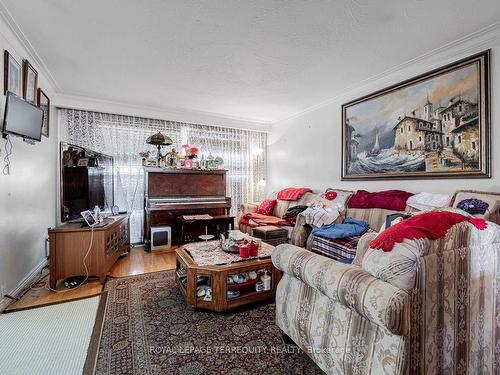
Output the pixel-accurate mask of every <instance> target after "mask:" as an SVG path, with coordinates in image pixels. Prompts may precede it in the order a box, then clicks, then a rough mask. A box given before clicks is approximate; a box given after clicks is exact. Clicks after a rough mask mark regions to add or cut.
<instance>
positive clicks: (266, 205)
mask: <svg viewBox="0 0 500 375" xmlns="http://www.w3.org/2000/svg"><path fill="white" fill-rule="evenodd" d="M274 206H276V199H265V200H263V201H262V203H261V204H260V205H259V207H257V213H258V214H261V215H266V216H269V215H271V214H272V213H273V210H274Z"/></svg>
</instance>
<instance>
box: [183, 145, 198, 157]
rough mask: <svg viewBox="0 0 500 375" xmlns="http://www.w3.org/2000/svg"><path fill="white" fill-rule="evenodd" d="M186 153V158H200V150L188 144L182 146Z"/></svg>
mask: <svg viewBox="0 0 500 375" xmlns="http://www.w3.org/2000/svg"><path fill="white" fill-rule="evenodd" d="M182 148H183V149H184V152H185V153H186V158H189V159H194V158H196V157H197V156H198V153H199V152H200V149H199V148H198V147H195V146H190V145H188V144H185V145H182Z"/></svg>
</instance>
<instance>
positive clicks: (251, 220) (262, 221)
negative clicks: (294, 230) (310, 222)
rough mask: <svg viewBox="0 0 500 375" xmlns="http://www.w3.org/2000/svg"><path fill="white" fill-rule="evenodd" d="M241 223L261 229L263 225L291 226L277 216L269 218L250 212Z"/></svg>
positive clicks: (243, 217) (242, 218)
mask: <svg viewBox="0 0 500 375" xmlns="http://www.w3.org/2000/svg"><path fill="white" fill-rule="evenodd" d="M240 223H241V224H243V225H248V226H249V227H259V226H262V225H276V226H289V225H290V223H289V222H288V221H287V220H284V219H282V218H280V217H276V216H267V215H262V214H258V213H257V212H248V213H246V214H245V215H243V216H242V217H241V219H240Z"/></svg>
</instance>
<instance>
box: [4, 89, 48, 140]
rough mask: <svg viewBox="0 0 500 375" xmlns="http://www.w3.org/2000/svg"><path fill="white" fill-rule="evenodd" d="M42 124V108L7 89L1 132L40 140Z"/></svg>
mask: <svg viewBox="0 0 500 375" xmlns="http://www.w3.org/2000/svg"><path fill="white" fill-rule="evenodd" d="M42 126H43V111H42V109H41V108H38V107H35V106H34V105H33V104H30V103H28V102H27V101H25V100H23V99H21V98H20V97H19V96H17V95H16V94H14V93H12V92H10V91H8V92H7V99H6V100H5V111H4V117H3V129H2V132H3V134H4V135H7V134H12V135H16V136H18V137H22V138H26V139H30V140H33V141H40V140H41V139H42Z"/></svg>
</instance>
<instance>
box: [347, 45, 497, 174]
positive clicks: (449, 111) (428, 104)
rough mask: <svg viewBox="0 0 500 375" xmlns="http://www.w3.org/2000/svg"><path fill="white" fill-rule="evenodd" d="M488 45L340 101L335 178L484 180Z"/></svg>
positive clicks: (487, 139) (487, 138)
mask: <svg viewBox="0 0 500 375" xmlns="http://www.w3.org/2000/svg"><path fill="white" fill-rule="evenodd" d="M489 60H490V51H489V50H488V51H484V52H482V53H479V54H477V55H474V56H471V57H468V58H466V59H463V60H460V61H458V62H455V63H453V64H450V65H447V66H445V67H442V68H439V69H436V70H433V71H431V72H429V73H426V74H423V75H420V76H418V77H415V78H412V79H410V80H408V81H405V82H402V83H400V84H397V85H394V86H391V87H388V88H386V89H384V90H380V91H378V92H376V93H373V94H370V95H367V96H365V97H362V98H360V99H356V100H353V101H351V102H349V103H346V104H344V105H342V180H372V179H409V178H412V179H416V178H419V179H429V178H490V177H491V172H490V159H491V151H490V148H491V146H490V82H489V79H490V74H489V73H490V72H489V69H490V68H489V67H490V64H489Z"/></svg>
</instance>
